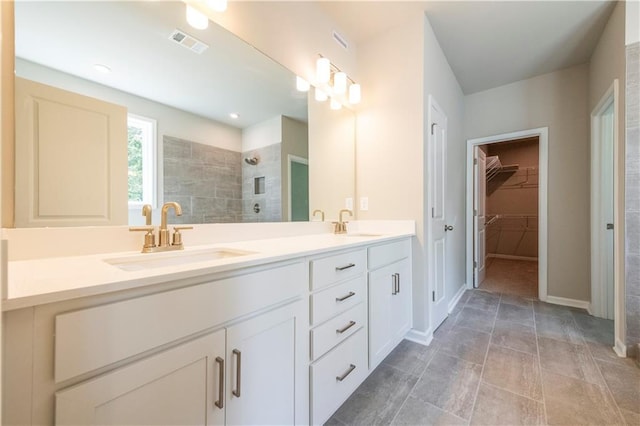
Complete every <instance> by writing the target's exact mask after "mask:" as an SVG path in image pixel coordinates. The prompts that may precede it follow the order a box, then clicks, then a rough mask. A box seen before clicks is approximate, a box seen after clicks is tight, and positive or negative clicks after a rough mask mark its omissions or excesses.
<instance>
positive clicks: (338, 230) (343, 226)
mask: <svg viewBox="0 0 640 426" xmlns="http://www.w3.org/2000/svg"><path fill="white" fill-rule="evenodd" d="M343 213H349V216H351V217H353V212H352V211H351V210H349V209H342V210H340V213H338V217H339V220H338V221H337V222H332V223H333V225H334V228H333V233H334V234H346V233H347V223H349V222H345V221H344V220H343V219H342V214H343Z"/></svg>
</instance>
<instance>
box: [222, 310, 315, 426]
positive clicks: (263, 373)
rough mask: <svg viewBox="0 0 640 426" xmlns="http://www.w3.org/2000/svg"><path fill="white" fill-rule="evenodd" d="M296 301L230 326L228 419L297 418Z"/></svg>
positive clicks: (287, 422) (242, 421)
mask: <svg viewBox="0 0 640 426" xmlns="http://www.w3.org/2000/svg"><path fill="white" fill-rule="evenodd" d="M296 305H297V304H292V305H287V306H285V307H283V308H280V309H276V310H274V311H271V312H267V313H264V314H262V315H259V316H257V317H254V318H251V319H249V320H247V321H244V322H241V323H239V324H237V325H234V326H232V327H229V328H227V365H228V367H227V393H226V395H227V424H230V425H246V424H271V425H290V424H294V423H295V420H294V419H295V365H296V361H297V362H302V360H296V327H298V328H300V327H302V321H301V319H302V318H301V317H302V316H298V315H297V314H296V313H297V311H296ZM307 395H308V393H307Z"/></svg>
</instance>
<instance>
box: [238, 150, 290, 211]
mask: <svg viewBox="0 0 640 426" xmlns="http://www.w3.org/2000/svg"><path fill="white" fill-rule="evenodd" d="M281 151H282V144H281V143H276V144H272V145H268V146H265V147H263V148H259V149H254V150H251V151H247V152H244V153H242V200H243V201H242V218H243V222H280V221H282V174H281V170H282V168H281V166H282V165H281V162H282V160H281ZM247 157H258V158H259V159H260V161H259V163H258V164H256V165H255V166H253V165H251V164H247V163H246V162H245V161H244V159H245V158H247ZM259 177H264V182H265V191H264V194H256V193H255V179H256V178H259ZM256 204H257V205H258V208H259V210H260V211H259V212H256V211H254V206H255V205H256Z"/></svg>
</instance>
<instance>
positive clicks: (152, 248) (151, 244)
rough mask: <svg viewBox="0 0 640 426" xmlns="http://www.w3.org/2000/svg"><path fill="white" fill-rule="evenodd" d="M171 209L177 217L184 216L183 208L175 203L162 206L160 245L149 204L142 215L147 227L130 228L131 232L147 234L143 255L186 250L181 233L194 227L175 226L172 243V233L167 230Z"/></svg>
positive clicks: (143, 208) (143, 209) (159, 232)
mask: <svg viewBox="0 0 640 426" xmlns="http://www.w3.org/2000/svg"><path fill="white" fill-rule="evenodd" d="M171 208H173V209H174V211H175V212H176V216H182V207H181V206H180V204H178V203H176V202H175V201H170V202H168V203H165V204H164V205H163V206H162V209H161V211H160V213H161V215H160V229H158V245H157V246H156V242H155V235H153V231H154V229H155V228H154V227H153V225H151V206H150V205H149V204H145V205H144V206H142V215H143V216H144V217H145V218H146V220H145V222H146V225H147V226H137V227H132V228H129V231H143V232H146V234H145V236H144V245H143V246H142V252H143V253H153V252H158V251H169V250H182V249H183V248H184V246H183V244H182V234H181V233H180V231H181V230H183V229H193V226H175V227H174V228H173V229H174V232H173V241H171V242H170V241H169V236H170V235H171V233H170V231H169V229H167V214H168V212H169V209H171Z"/></svg>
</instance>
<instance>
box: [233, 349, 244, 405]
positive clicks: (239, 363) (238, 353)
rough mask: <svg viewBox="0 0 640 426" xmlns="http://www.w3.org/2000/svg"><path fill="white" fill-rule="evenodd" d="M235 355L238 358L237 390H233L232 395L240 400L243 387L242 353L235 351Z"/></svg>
mask: <svg viewBox="0 0 640 426" xmlns="http://www.w3.org/2000/svg"><path fill="white" fill-rule="evenodd" d="M232 352H233V354H234V355H236V356H237V358H236V359H237V364H236V389H235V390H232V391H231V393H232V394H233V396H237V397H238V398H240V385H241V383H242V382H241V377H240V371H241V369H242V352H240V351H239V350H237V349H234V350H233V351H232Z"/></svg>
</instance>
